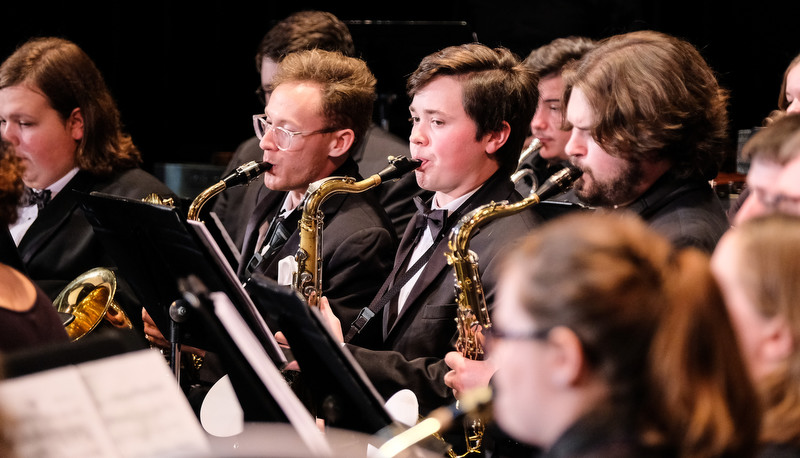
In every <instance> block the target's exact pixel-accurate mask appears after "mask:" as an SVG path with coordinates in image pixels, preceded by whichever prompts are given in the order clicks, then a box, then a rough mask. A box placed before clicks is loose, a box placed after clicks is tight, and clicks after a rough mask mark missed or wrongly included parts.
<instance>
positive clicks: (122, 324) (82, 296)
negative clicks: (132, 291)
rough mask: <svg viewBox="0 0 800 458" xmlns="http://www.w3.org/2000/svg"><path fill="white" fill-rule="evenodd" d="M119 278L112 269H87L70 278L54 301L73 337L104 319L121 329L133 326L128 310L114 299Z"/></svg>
mask: <svg viewBox="0 0 800 458" xmlns="http://www.w3.org/2000/svg"><path fill="white" fill-rule="evenodd" d="M116 290H117V278H116V276H115V275H114V272H112V271H111V270H109V269H106V268H103V267H97V268H94V269H91V270H88V271H86V272H84V273H83V274H81V275H80V276H78V278H76V279H75V280H73V281H72V282H70V284H69V285H67V287H66V288H64V289H63V290H62V291H61V293H59V295H58V296H57V297H56V298H55V300H54V301H53V306H55V308H56V311H58V312H59V314H60V315H61V316H63V317H65V318H66V319H65V321H64V326H65V328H66V330H67V334H68V335H69V338H70V340H71V341H73V342H74V341H76V340H78V339H80V338H81V337H83V336H85V335H86V334H88V333H89V332H91V331H92V330H93V329H95V328H96V327H97V326H98V325H99V324H100V323H102V322H104V321H105V323H107V324H109V325H110V326H112V327H114V328H118V329H133V324H132V323H131V321H130V319H129V318H128V316H127V315H126V314H125V312H124V311H123V310H122V309H121V308H120V307H119V305H118V304H117V303H116V301H115V300H114V293H115V292H116Z"/></svg>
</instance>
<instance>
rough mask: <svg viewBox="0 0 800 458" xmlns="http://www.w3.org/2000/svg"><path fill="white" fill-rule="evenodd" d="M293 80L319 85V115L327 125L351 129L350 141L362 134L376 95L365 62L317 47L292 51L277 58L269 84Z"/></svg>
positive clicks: (373, 83) (366, 125)
mask: <svg viewBox="0 0 800 458" xmlns="http://www.w3.org/2000/svg"><path fill="white" fill-rule="evenodd" d="M293 81H310V82H313V83H316V84H318V85H319V86H320V87H321V89H322V110H323V113H322V114H323V115H324V116H325V117H326V118H327V120H328V123H329V125H328V127H332V128H335V129H345V128H348V129H353V132H354V133H355V141H354V142H353V143H354V144H356V143H357V142H358V141H359V140H360V139H361V138H363V137H364V135H365V134H366V132H367V129H368V128H369V125H370V123H371V122H372V106H373V104H374V103H375V97H376V96H375V84H376V80H375V76H374V75H373V74H372V72H371V71H370V70H369V67H367V64H366V62H364V61H363V60H361V59H357V58H355V57H347V56H344V55H342V54H341V53H339V52H335V51H323V50H321V49H310V50H306V51H299V52H295V53H292V54H289V55H288V56H286V57H285V58H284V59H283V61H281V63H280V65H279V67H278V71H277V73H276V74H275V79H274V80H273V86H278V85H280V84H283V83H286V82H293Z"/></svg>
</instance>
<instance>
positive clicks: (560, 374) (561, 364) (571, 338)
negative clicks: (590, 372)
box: [545, 326, 586, 388]
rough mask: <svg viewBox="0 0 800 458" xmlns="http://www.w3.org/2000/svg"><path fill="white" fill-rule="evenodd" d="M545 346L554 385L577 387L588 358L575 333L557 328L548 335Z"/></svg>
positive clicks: (562, 327) (560, 327) (565, 328)
mask: <svg viewBox="0 0 800 458" xmlns="http://www.w3.org/2000/svg"><path fill="white" fill-rule="evenodd" d="M545 345H547V350H546V351H547V363H548V370H549V371H550V380H551V382H552V383H553V385H554V386H558V387H561V388H568V387H570V386H574V385H576V384H577V383H578V382H579V380H580V378H581V374H582V373H583V371H584V368H585V364H586V358H585V355H584V353H583V346H582V345H581V341H580V339H578V336H577V335H576V334H575V332H574V331H572V329H569V328H567V327H564V326H557V327H555V328H553V329H552V330H551V331H550V333H549V334H548V336H547V342H546V343H545Z"/></svg>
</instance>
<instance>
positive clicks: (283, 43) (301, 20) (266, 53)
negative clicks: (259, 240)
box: [209, 10, 429, 249]
mask: <svg viewBox="0 0 800 458" xmlns="http://www.w3.org/2000/svg"><path fill="white" fill-rule="evenodd" d="M305 49H323V50H326V51H338V52H341V53H342V54H344V55H345V56H349V57H353V56H355V54H356V51H355V45H354V43H353V38H352V36H351V34H350V30H349V29H348V27H347V25H346V24H345V23H344V22H342V21H341V20H340V19H339V18H337V17H336V16H335V15H333V14H331V13H329V12H327V11H315V10H309V11H298V12H296V13H293V14H291V15H289V16H287V17H286V18H284V19H282V20H280V21H278V22H277V23H276V24H275V25H274V26H272V28H270V30H269V31H268V32H267V33H266V35H264V37H263V38H262V40H261V43H260V44H259V46H258V50H257V52H256V56H255V62H256V69H257V70H258V73H259V75H260V80H261V83H260V84H259V87H258V89H257V90H256V95H257V97H258V99H259V102H260V103H261V106H266V105H267V102H268V100H269V97H270V95H271V94H272V79H273V77H274V75H275V72H276V70H277V68H278V64H280V62H281V61H282V60H283V59H284V58H285V57H286V56H287V55H289V54H290V53H293V52H297V51H302V50H305ZM259 142H260V140H259V139H258V138H257V137H251V138H250V139H248V140H246V141H244V142H242V143H241V144H240V145H239V147H238V148H237V149H236V151H235V152H234V155H233V157H232V158H231V160H230V162H229V163H228V165H227V167H226V170H225V171H224V173H223V174H222V175H223V176H224V175H225V174H227V173H229V172H231V171H233V170H234V169H236V167H239V166H240V165H242V164H244V163H246V162H249V161H258V160H261V148H259V146H258V144H259ZM408 155H409V150H408V141H406V140H404V139H402V138H400V137H398V136H396V135H394V134H392V133H390V132H389V131H387V130H385V129H383V128H381V127H380V126H378V125H377V124H375V123H371V124H370V126H369V128H368V129H367V132H366V133H365V135H364V136H363V138H362V140H361V141H360V142H359V143H358V144H356V145H354V146H353V148H352V149H351V151H350V156H351V157H352V158H353V160H354V161H355V162H356V163H357V164H358V165H359V170H360V171H361V173H362V174H363V175H364V176H369V175H371V174H373V173H376V172H378V171H380V170H382V169H383V168H384V167H386V166H387V165H388V160H387V157H388V156H408ZM261 183H263V180H262V178H261V177H259V178H256V180H254V182H252V183H251V184H250V185H249V186H240V187H235V188H231V189H227V190H226V191H225V192H224V193H220V194H219V195H218V196H216V197H215V201H214V202H213V204H212V205H211V206H210V207H209V208H210V210H211V211H212V212H213V213H215V214H216V215H217V217H219V220H220V222H221V223H222V225H223V226H224V227H225V230H226V231H227V232H228V234H229V235H230V237H231V239H232V240H233V242H234V243H235V244H236V246H237V247H238V248H239V249H241V248H242V241H243V238H244V232H245V229H246V227H247V221H248V219H249V217H250V214H251V213H252V212H253V209H254V208H255V205H256V197H257V194H258V191H259V189H260V186H259V185H260V184H261ZM375 192H376V193H377V194H378V199H379V201H380V202H381V205H382V206H383V207H384V209H386V212H387V214H388V215H389V218H390V219H391V220H392V223H393V225H394V228H395V232H396V233H397V234H398V237H399V236H400V235H402V233H403V230H404V229H405V226H406V224H407V223H408V220H409V219H411V215H413V214H414V212H415V211H416V207H414V205H413V203H412V201H411V199H412V198H413V197H414V196H416V195H423V196H424V195H427V194H429V193H428V192H427V191H424V190H422V189H421V188H420V187H419V186H418V185H417V183H416V180H414V177H413V175H411V174H409V175H407V176H405V177H402V178H400V179H398V180H397V181H394V182H391V183H385V184H383V185H381V186H380V187H379V188H378V189H377V190H376V191H375Z"/></svg>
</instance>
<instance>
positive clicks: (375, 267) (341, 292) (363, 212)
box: [237, 159, 397, 325]
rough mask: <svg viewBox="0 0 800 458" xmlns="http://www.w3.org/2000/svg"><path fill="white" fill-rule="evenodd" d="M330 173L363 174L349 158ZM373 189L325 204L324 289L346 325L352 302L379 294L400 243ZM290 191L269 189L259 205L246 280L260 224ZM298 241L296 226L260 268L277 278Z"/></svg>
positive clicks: (249, 233)
mask: <svg viewBox="0 0 800 458" xmlns="http://www.w3.org/2000/svg"><path fill="white" fill-rule="evenodd" d="M331 176H349V177H353V178H355V179H356V180H360V179H361V177H360V175H359V174H358V166H357V165H356V164H355V162H353V161H352V160H350V159H348V161H347V162H345V164H344V165H342V166H341V167H339V168H338V169H337V170H336V171H334V172H333V173H332V174H331ZM262 187H263V186H262ZM374 190H375V188H372V189H370V190H367V191H364V192H361V193H345V194H338V195H333V196H331V197H329V198H328V199H327V200H326V201H325V202H323V204H322V206H321V208H320V210H321V211H322V213H323V214H324V218H323V229H322V253H321V254H320V255H319V257H320V258H321V259H322V292H323V295H324V296H326V297H327V298H328V300H329V302H330V304H331V307H332V308H333V310H334V312H335V313H336V315H337V316H338V317H339V318H340V319H341V320H342V324H343V325H346V324H349V323H350V322H351V321H352V320H354V319H355V317H356V314H357V313H358V311H359V310H360V308H359V309H354V308H353V307H352V305H353V304H363V303H364V302H366V301H369V300H370V299H372V298H373V297H374V296H375V293H376V292H377V290H378V287H379V286H380V285H381V282H382V281H383V280H384V279H385V278H386V276H387V275H388V274H389V272H390V271H391V268H392V260H393V259H394V254H395V251H396V248H397V238H396V237H395V235H394V231H393V230H392V225H391V222H390V221H389V218H388V217H387V216H386V212H385V211H384V210H383V208H381V206H380V204H379V203H378V201H377V198H376V196H375V194H374V192H373V191H374ZM285 195H286V193H285V192H276V191H269V190H267V189H266V188H264V196H263V199H262V200H261V201H260V202H259V203H258V205H257V206H256V208H255V211H254V212H253V215H252V217H251V218H250V221H249V222H248V225H247V230H246V232H245V237H244V247H243V249H242V257H241V260H240V263H239V270H238V272H237V273H238V275H239V276H240V278H242V279H243V280H244V279H245V277H246V272H245V269H246V267H247V264H248V262H249V260H250V257H252V256H253V252H254V251H255V245H256V241H257V238H258V228H259V227H260V226H261V225H262V223H263V222H264V221H272V218H273V217H274V216H275V215H276V214H277V213H278V211H280V208H281V204H282V203H283V199H284V197H285ZM299 244H300V231H299V230H298V229H297V228H295V230H294V232H293V233H292V235H291V236H290V237H289V239H288V240H287V241H286V243H285V244H284V246H283V247H282V248H281V249H280V250H279V251H278V252H277V253H276V254H275V255H274V256H272V257H271V258H269V259H267V260H265V261H264V262H263V263H262V264H261V266H259V270H260V271H261V272H262V273H264V274H265V275H266V276H268V277H270V278H273V279H275V278H277V276H278V261H279V260H280V259H283V258H285V257H287V256H294V254H295V253H296V252H297V248H298V246H299Z"/></svg>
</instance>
